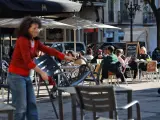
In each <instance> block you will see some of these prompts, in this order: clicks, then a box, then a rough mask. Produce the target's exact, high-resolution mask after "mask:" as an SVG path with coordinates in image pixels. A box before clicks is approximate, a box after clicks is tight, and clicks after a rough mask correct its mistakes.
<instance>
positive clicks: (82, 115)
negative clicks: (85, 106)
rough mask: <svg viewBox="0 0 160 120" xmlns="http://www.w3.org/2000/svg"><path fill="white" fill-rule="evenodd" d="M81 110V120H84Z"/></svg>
mask: <svg viewBox="0 0 160 120" xmlns="http://www.w3.org/2000/svg"><path fill="white" fill-rule="evenodd" d="M80 110H81V120H84V114H83V110H82V109H81V108H80Z"/></svg>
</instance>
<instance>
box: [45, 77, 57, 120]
mask: <svg viewBox="0 0 160 120" xmlns="http://www.w3.org/2000/svg"><path fill="white" fill-rule="evenodd" d="M44 84H45V86H46V88H47V92H48V94H49V98H50V101H51V103H52V107H53V110H54V112H55V115H56V117H57V119H58V118H59V117H58V113H57V110H56V107H55V105H54V103H53V100H52V98H51V95H50V91H49V88H48V85H47V83H46V82H45V80H44Z"/></svg>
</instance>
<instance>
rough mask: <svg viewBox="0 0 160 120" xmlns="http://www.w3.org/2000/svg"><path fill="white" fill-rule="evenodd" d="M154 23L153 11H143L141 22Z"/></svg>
mask: <svg viewBox="0 0 160 120" xmlns="http://www.w3.org/2000/svg"><path fill="white" fill-rule="evenodd" d="M154 23H156V19H155V17H154V14H153V12H145V13H143V24H154Z"/></svg>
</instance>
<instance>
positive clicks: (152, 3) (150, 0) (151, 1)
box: [144, 0, 160, 48]
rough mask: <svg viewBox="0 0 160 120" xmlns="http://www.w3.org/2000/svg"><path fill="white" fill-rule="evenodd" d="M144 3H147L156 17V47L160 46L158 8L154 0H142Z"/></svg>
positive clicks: (159, 10)
mask: <svg viewBox="0 0 160 120" xmlns="http://www.w3.org/2000/svg"><path fill="white" fill-rule="evenodd" d="M144 2H145V4H147V3H148V4H149V5H150V7H151V8H152V11H153V14H154V16H155V18H156V24H157V47H158V48H160V8H157V7H156V4H155V0H144Z"/></svg>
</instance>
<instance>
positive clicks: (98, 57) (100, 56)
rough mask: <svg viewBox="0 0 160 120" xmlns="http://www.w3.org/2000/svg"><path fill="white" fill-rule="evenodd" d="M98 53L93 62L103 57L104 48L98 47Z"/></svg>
mask: <svg viewBox="0 0 160 120" xmlns="http://www.w3.org/2000/svg"><path fill="white" fill-rule="evenodd" d="M97 53H98V54H97V55H96V56H95V57H94V58H93V59H92V60H91V63H96V62H97V59H103V54H102V50H101V49H98V51H97Z"/></svg>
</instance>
